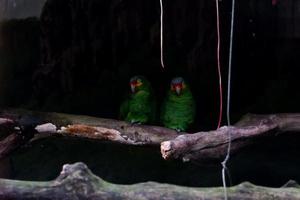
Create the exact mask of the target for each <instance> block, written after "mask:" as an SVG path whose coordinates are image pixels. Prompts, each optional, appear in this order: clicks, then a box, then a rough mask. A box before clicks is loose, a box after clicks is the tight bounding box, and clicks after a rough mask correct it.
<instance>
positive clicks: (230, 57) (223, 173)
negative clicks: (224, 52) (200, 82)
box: [216, 0, 235, 200]
mask: <svg viewBox="0 0 300 200" xmlns="http://www.w3.org/2000/svg"><path fill="white" fill-rule="evenodd" d="M216 1H218V0H216ZM234 8H235V0H232V7H231V28H230V47H229V64H228V83H227V111H226V116H227V125H228V126H230V88H231V68H232V44H233V30H234ZM230 149H231V132H230V131H228V148H227V155H226V157H225V159H224V161H223V162H222V163H221V164H222V180H223V187H224V198H225V200H227V199H228V194H227V187H226V176H225V171H226V170H227V167H226V164H227V161H228V160H229V158H230Z"/></svg>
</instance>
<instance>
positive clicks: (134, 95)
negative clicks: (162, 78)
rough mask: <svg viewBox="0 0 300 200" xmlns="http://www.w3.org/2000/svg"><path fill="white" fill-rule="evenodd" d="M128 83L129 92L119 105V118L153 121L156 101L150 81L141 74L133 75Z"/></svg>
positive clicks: (134, 121) (141, 121)
mask: <svg viewBox="0 0 300 200" xmlns="http://www.w3.org/2000/svg"><path fill="white" fill-rule="evenodd" d="M129 85H130V94H129V95H128V98H127V99H126V100H125V101H124V102H123V103H122V104H121V106H120V118H121V119H124V120H125V121H127V122H130V123H138V124H145V123H153V122H154V120H155V113H156V102H155V98H154V94H153V89H152V87H151V85H150V82H149V81H148V80H147V79H146V78H145V77H143V76H134V77H132V78H131V79H130V81H129Z"/></svg>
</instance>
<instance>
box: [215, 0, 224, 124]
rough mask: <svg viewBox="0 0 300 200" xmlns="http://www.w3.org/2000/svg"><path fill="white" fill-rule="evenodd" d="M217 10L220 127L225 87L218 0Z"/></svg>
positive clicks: (217, 3)
mask: <svg viewBox="0 0 300 200" xmlns="http://www.w3.org/2000/svg"><path fill="white" fill-rule="evenodd" d="M216 11H217V65H218V75H219V93H220V94H219V95H220V108H219V120H218V126H217V128H220V126H221V123H222V114H223V97H222V93H223V91H222V90H223V89H222V75H221V63H220V43H221V39H220V16H219V2H218V0H216Z"/></svg>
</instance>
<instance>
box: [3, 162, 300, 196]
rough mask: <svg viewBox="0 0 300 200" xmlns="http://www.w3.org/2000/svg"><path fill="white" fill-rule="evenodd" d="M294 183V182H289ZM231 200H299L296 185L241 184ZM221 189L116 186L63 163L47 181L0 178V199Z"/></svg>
mask: <svg viewBox="0 0 300 200" xmlns="http://www.w3.org/2000/svg"><path fill="white" fill-rule="evenodd" d="M291 183H293V184H291ZM228 196H229V199H231V200H237V199H238V200H243V199H247V200H251V199H253V200H254V199H255V200H256V199H262V200H263V199H287V200H292V199H299V198H300V189H299V185H298V184H296V183H294V182H290V183H289V184H287V185H286V186H285V187H282V188H267V187H260V186H255V185H252V184H250V183H243V184H240V185H238V186H234V187H231V188H228ZM223 198H224V193H223V189H222V188H219V187H217V188H188V187H181V186H175V185H169V184H160V183H155V182H147V183H139V184H133V185H116V184H112V183H108V182H106V181H104V180H102V179H101V178H99V177H97V176H95V175H94V174H93V173H92V172H91V171H90V170H89V169H88V167H87V166H86V165H85V164H83V163H75V164H73V165H68V164H67V165H64V166H63V169H62V172H61V173H60V175H59V176H58V177H57V178H56V179H55V180H53V181H49V182H30V181H15V180H7V179H0V199H22V200H26V199H30V200H33V199H65V200H74V199H78V200H80V199H120V200H122V199H175V200H176V199H191V200H193V199H195V200H196V199H197V200H198V199H207V200H209V199H214V200H222V199H223Z"/></svg>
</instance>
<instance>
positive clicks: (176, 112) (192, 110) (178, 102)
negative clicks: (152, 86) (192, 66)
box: [160, 77, 196, 132]
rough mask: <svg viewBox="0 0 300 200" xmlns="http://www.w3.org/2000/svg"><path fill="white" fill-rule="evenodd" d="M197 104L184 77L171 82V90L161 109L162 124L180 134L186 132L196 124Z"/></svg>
mask: <svg viewBox="0 0 300 200" xmlns="http://www.w3.org/2000/svg"><path fill="white" fill-rule="evenodd" d="M195 115H196V103H195V100H194V97H193V95H192V92H191V90H190V88H189V86H188V85H187V84H186V83H185V81H184V80H183V78H182V77H176V78H174V79H172V81H171V88H170V90H169V91H168V93H167V96H166V98H165V101H164V103H163V105H162V109H161V116H160V119H161V123H162V124H163V125H164V126H165V127H168V128H171V129H175V130H177V131H178V132H181V131H186V130H187V129H188V128H189V126H190V125H191V124H192V123H193V122H194V119H195Z"/></svg>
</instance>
